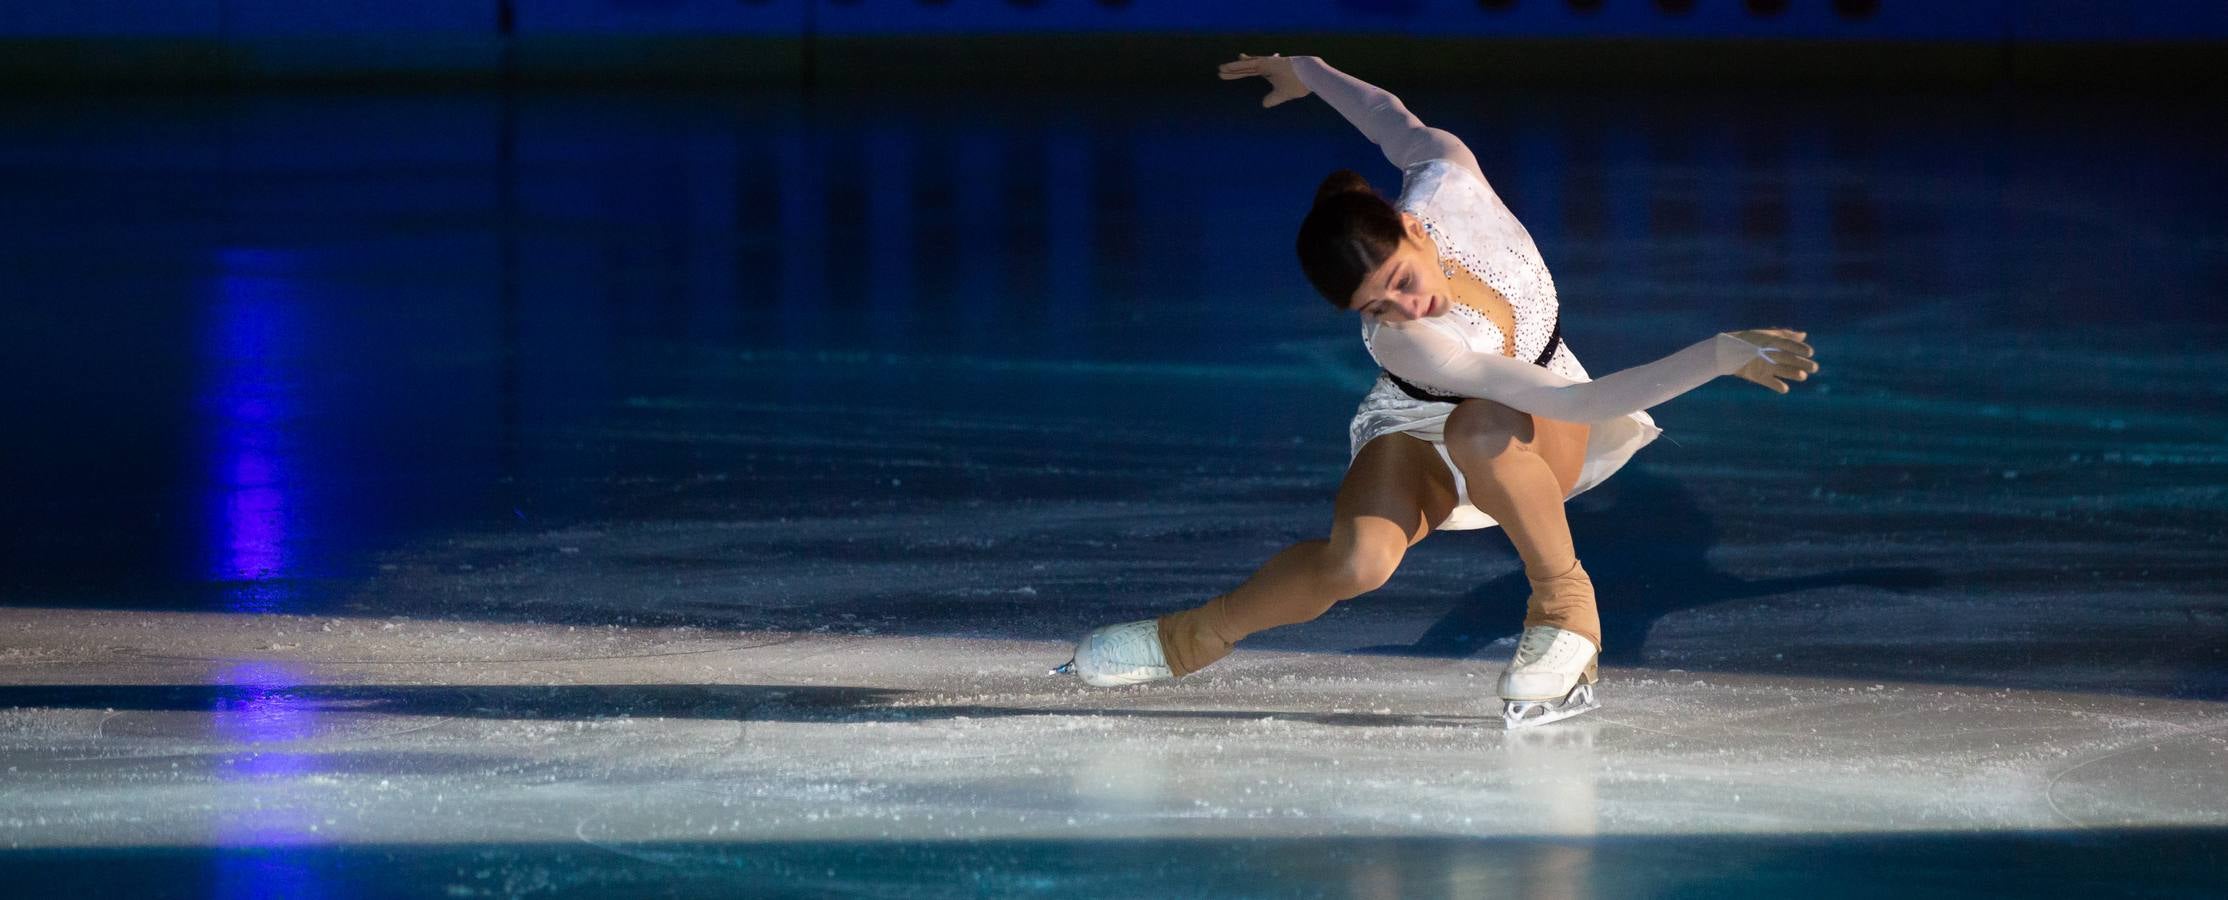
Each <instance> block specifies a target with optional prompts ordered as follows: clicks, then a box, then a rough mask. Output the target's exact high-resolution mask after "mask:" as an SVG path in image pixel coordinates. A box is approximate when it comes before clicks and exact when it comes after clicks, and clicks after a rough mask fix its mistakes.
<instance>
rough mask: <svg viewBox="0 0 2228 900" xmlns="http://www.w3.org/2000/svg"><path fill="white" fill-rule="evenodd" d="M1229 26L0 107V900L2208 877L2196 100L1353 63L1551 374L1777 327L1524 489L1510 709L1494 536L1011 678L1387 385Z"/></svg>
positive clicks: (1376, 172)
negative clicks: (1552, 87)
mask: <svg viewBox="0 0 2228 900" xmlns="http://www.w3.org/2000/svg"><path fill="white" fill-rule="evenodd" d="M1213 87H1214V85H1212V84H1211V83H1208V84H1203V85H1202V87H1201V89H1200V92H1199V94H1198V96H1187V97H1182V98H1169V97H1162V96H1125V97H1083V98H1075V97H1063V98H1062V99H1061V100H1060V102H1058V103H1048V102H1045V101H1041V100H1031V99H1029V98H1020V97H1016V98H1006V99H996V100H984V99H982V98H979V97H977V98H969V99H968V102H967V103H965V104H958V103H951V102H943V101H938V102H922V101H919V100H895V99H893V100H890V101H887V102H859V101H851V102H821V103H814V104H806V103H800V102H798V101H797V100H796V99H794V98H753V97H748V96H738V95H734V94H717V95H714V94H706V95H702V96H687V95H674V94H657V95H650V94H625V93H595V94H588V93H572V94H527V95H521V96H517V97H511V98H505V97H501V96H496V95H492V94H486V95H481V94H457V95H413V94H385V95H339V94H330V93H289V94H271V95H240V96H237V97H232V98H154V97H149V98H140V99H129V98H118V99H114V100H113V101H111V102H108V103H104V104H86V103H82V102H74V101H62V100H54V101H39V100H11V101H7V102H6V103H5V104H0V137H4V138H5V140H4V141H0V194H4V195H5V196H6V197H8V198H9V202H8V203H7V204H5V206H4V207H0V233H4V236H5V238H6V239H5V241H4V242H0V260H4V266H0V270H4V271H5V277H4V278H0V326H4V327H0V335H4V336H5V340H6V342H7V344H6V349H7V352H6V353H5V354H0V358H4V359H5V365H6V366H7V369H8V376H7V377H6V379H5V380H4V381H0V391H4V392H5V397H6V401H7V403H6V409H7V413H6V416H7V418H6V430H7V432H8V438H7V440H6V446H7V451H8V460H9V461H8V464H7V465H6V466H4V467H0V479H4V480H0V488H4V490H5V495H4V496H5V497H6V498H7V499H6V502H5V503H0V522H4V523H5V531H4V534H5V542H4V544H0V552H4V553H5V556H4V557H0V769H4V772H0V876H5V878H6V879H7V883H8V884H10V885H11V887H10V888H9V889H8V890H7V891H6V893H9V894H11V895H14V896H26V897H28V896H72V895H73V894H75V895H83V894H84V893H85V892H86V891H87V890H89V889H92V888H99V889H102V890H106V891H115V892H120V894H122V893H129V894H132V895H136V896H224V897H266V896H286V897H362V896H384V895H391V894H430V895H446V896H615V897H617V896H630V897H631V896H654V895H670V894H687V895H723V896H858V897H973V896H1012V895H1032V896H1109V897H1251V896H1264V897H1265V896H1278V897H1283V896H1325V897H1367V898H1378V897H1384V898H1391V897H1440V896H1445V897H1469V896H1519V897H1540V898H1560V897H1578V896H1635V897H1638V896H1648V897H1669V896H1695V897H1700V896H1722V895H1724V894H1726V893H1728V892H1738V893H1741V894H1744V895H1753V896H1808V897H1830V896H1876V895H1878V893H1879V892H1880V890H1881V888H1882V885H1883V884H1884V883H1887V882H1892V883H1893V884H1895V886H1896V889H1895V893H1897V894H1898V895H1906V896H1941V895H1953V894H1966V893H1973V892H1984V893H1986V892H1992V893H1999V894H2002V895H2006V896H2033V895H2039V894H2043V893H2060V892H2062V893H2081V894H2089V895H2110V896H2127V895H2140V896H2195V895H2202V894H2208V893H2217V892H2219V891H2221V890H2222V889H2224V888H2228V876H2224V875H2223V874H2222V873H2223V872H2224V871H2228V775H2223V774H2222V773H2223V772H2224V771H2228V588H2224V587H2223V585H2224V583H2228V582H2224V578H2228V562H2224V560H2228V554H2224V553H2223V550H2224V549H2228V548H2224V539H2223V535H2224V532H2228V403H2224V400H2228V352H2224V351H2223V350H2222V346H2223V338H2228V323H2224V321H2223V319H2224V316H2223V314H2222V309H2223V301H2224V300H2228V204H2224V203H2223V201H2222V199H2221V198H2222V197H2224V196H2228V175H2224V174H2223V171H2222V170H2221V168H2220V167H2219V166H2218V160H2217V148H2218V147H2220V146H2221V145H2222V139H2223V137H2228V135H2224V134H2223V131H2224V129H2223V127H2222V125H2221V122H2220V120H2219V119H2218V117H2217V111H2216V110H2214V109H2212V108H2210V107H2209V106H2207V105H2205V104H2203V103H2199V102H2196V101H2190V102H2188V103H2181V102H2178V101H2175V100H2173V99H2171V98H2157V97H2151V98H2142V99H2141V100H2140V101H2139V102H2133V103H2130V102H2128V98H2127V97H2124V96H2113V97H2101V98H2092V99H2079V98H2073V99H2062V98H2061V99H2059V100H2054V101H2053V102H2052V103H2050V104H2048V105H2042V104H2033V103H2028V102H2024V101H2021V100H2020V99H2019V98H2018V97H2016V96H2014V97H2005V96H2000V95H1993V94H1973V95H1906V96H1894V97H1882V96H1876V95H1865V96H1855V95H1814V94H1805V93H1758V94H1742V93H1724V92H1718V93H1699V94H1694V95H1688V96H1668V97H1667V96H1665V95H1663V94H1660V93H1658V94H1648V95H1625V94H1619V93H1615V92H1576V91H1563V92H1547V93H1544V94H1541V93H1530V94H1520V93H1518V92H1515V91H1513V90H1512V91H1510V92H1509V93H1506V94H1488V95H1472V96H1433V95H1431V94H1429V93H1428V92H1419V91H1408V90H1404V91H1403V92H1402V93H1403V96H1404V97H1406V98H1407V99H1408V101H1409V103H1410V105H1411V106H1413V107H1415V108H1417V109H1419V110H1428V111H1430V112H1431V113H1432V114H1433V115H1432V118H1433V119H1434V124H1439V125H1442V126H1443V127H1446V128H1448V129H1449V130H1452V131H1454V132H1456V133H1457V134H1460V135H1463V136H1464V137H1466V138H1468V139H1469V140H1470V142H1471V145H1472V146H1473V148H1474V149H1475V150H1476V151H1477V154H1478V156H1479V158H1480V159H1481V162H1482V163H1483V165H1484V168H1485V170H1486V173H1487V174H1488V176H1489V177H1491V178H1492V179H1493V180H1494V182H1495V185H1496V186H1497V187H1498V188H1499V190H1500V191H1501V193H1502V194H1503V196H1504V197H1505V198H1506V199H1507V200H1508V202H1509V205H1510V206H1511V207H1512V209H1514V211H1515V212H1516V214H1517V215H1518V216H1519V217H1520V218H1522V219H1523V220H1524V221H1525V222H1526V223H1527V225H1528V226H1529V227H1530V229H1531V230H1532V233H1533V235H1534V236H1535V238H1536V239H1537V241H1538V243H1539V244H1540V245H1541V248H1542V250H1543V252H1544V254H1545V256H1546V258H1547V261H1548V263H1549V265H1550V266H1551V267H1553V270H1554V273H1555V276H1556V279H1557V282H1558V285H1559V286H1560V291H1561V295H1562V298H1563V303H1564V310H1565V319H1564V329H1565V335H1566V337H1567V339H1568V340H1569V341H1570V343H1571V346H1572V347H1573V349H1574V350H1575V352H1576V353H1577V354H1578V355H1579V356H1580V358H1581V359H1582V360H1583V361H1584V362H1585V363H1586V365H1587V366H1588V367H1589V368H1590V369H1591V370H1592V371H1593V372H1594V373H1595V374H1597V375H1598V374H1601V373H1605V372H1608V371H1612V370H1614V369H1617V368H1622V367H1624V366H1628V365H1632V364H1635V363H1639V362H1643V361H1645V360H1648V359H1652V358H1654V357H1655V356H1658V355H1661V354H1664V353H1668V352H1671V351H1673V350H1676V349H1678V348H1680V347H1683V346H1685V345H1687V344H1689V343H1692V342H1693V341H1696V340H1700V339H1702V338H1704V337H1707V336H1708V335H1709V334H1711V333H1713V332H1716V331H1721V330H1729V329H1734V328H1743V327H1764V326H1776V325H1791V326H1794V327H1799V328H1805V329H1807V330H1809V331H1810V332H1811V338H1812V343H1814V344H1815V345H1816V346H1817V347H1818V354H1819V359H1820V361H1821V362H1822V363H1823V364H1824V365H1825V372H1824V374H1823V375H1822V376H1821V377H1819V378H1817V379H1814V380H1813V381H1811V382H1810V383H1808V384H1806V385H1802V386H1799V387H1797V389H1796V390H1795V391H1794V392H1793V393H1792V394H1791V395H1789V396H1786V397H1779V396H1775V395H1772V394H1770V393H1768V392H1766V391H1763V390H1762V389H1759V388H1756V387H1754V386H1752V385H1747V384H1744V383H1740V382H1737V381H1733V380H1730V379H1726V380H1721V381H1720V382H1718V383H1717V384H1715V385H1712V386H1709V387H1706V388H1704V389H1702V390H1700V391H1698V392H1695V393H1693V394H1690V395H1688V396H1686V397H1682V398H1680V399H1678V400H1675V401H1673V402H1671V403H1670V404H1667V405H1665V406H1662V407H1658V408H1657V409H1656V410H1655V411H1654V412H1655V415H1656V417H1657V419H1658V421H1659V422H1660V423H1661V424H1662V425H1664V426H1665V428H1666V429H1667V434H1666V437H1665V439H1663V440H1661V441H1659V442H1657V443H1656V444H1655V445H1653V446H1651V447H1649V448H1648V449H1646V450H1645V451H1643V452H1642V453H1641V454H1640V456H1639V457H1638V458H1637V459H1636V461H1635V463H1634V464H1633V466H1631V467H1630V468H1628V469H1626V470H1625V471H1624V472H1622V473H1620V474H1618V475H1617V476H1616V477H1615V478H1613V479H1612V480H1611V481H1610V482H1609V483H1608V484H1606V485H1604V486H1603V487H1601V488H1598V489H1596V490H1595V491H1593V492H1591V493H1589V494H1587V495H1584V496H1582V497H1580V498H1578V499H1577V500H1576V501H1574V502H1573V504H1572V507H1571V519H1572V528H1573V531H1574V534H1575V536H1576V539H1577V542H1578V546H1579V552H1580V556H1581V557H1582V558H1583V559H1584V560H1585V563H1586V566H1587V568H1588V569H1589V570H1590V571H1591V572H1592V573H1594V576H1595V578H1596V583H1597V586H1598V589H1599V594H1600V597H1601V602H1602V609H1603V618H1604V624H1605V626H1606V635H1605V640H1606V642H1607V644H1608V654H1607V656H1606V657H1605V659H1604V667H1603V675H1604V681H1603V683H1602V685H1601V688H1600V697H1601V699H1602V702H1603V704H1604V708H1603V709H1601V710H1600V711H1598V712H1595V713H1591V714H1588V715H1586V716H1583V717H1580V718H1578V719H1574V720H1571V721H1569V722H1566V723H1560V724H1557V725H1552V726H1548V727H1544V728H1541V729H1538V730H1536V731H1532V732H1520V733H1507V732H1504V731H1503V730H1502V729H1501V726H1500V723H1499V718H1498V717H1499V701H1498V699H1497V698H1496V697H1495V696H1494V695H1493V689H1492V688H1493V678H1494V676H1495V675H1496V674H1497V673H1498V671H1499V669H1500V667H1501V665H1502V663H1503V662H1504V661H1505V660H1506V658H1507V655H1508V653H1509V652H1510V650H1511V649H1512V641H1513V637H1514V634H1515V632H1516V630H1517V628H1518V626H1519V620H1520V618H1521V615H1522V609H1523V601H1524V582H1523V579H1522V577H1521V574H1520V571H1519V569H1518V565H1517V561H1516V559H1515V558H1514V556H1513V554H1512V553H1511V552H1510V550H1509V549H1508V547H1507V544H1506V541H1505V539H1503V538H1502V537H1501V536H1500V535H1499V534H1498V533H1496V532H1484V533H1479V532H1469V533H1456V534H1449V535H1444V536H1438V537H1434V538H1432V539H1429V540H1427V541H1425V542H1424V543H1423V544H1421V545H1419V546H1418V547H1417V548H1416V549H1415V550H1414V551H1413V552H1412V554H1411V556H1410V558H1409V561H1408V562H1407V564H1406V565H1405V566H1404V567H1403V569H1402V570H1401V571H1400V573H1399V574H1398V575H1396V576H1395V578H1394V580H1393V581H1392V583H1391V584H1390V585H1389V586H1387V587H1386V588H1385V589H1383V590H1381V591H1379V592H1377V593H1374V594H1370V595H1367V596H1364V597H1362V598H1358V599H1356V600H1353V601H1350V602H1347V603H1344V604H1341V605H1339V606H1338V607H1336V608H1334V609H1333V610H1332V611H1331V612H1330V613H1328V614H1326V615H1325V616H1323V617H1322V618H1320V619H1318V620H1316V621H1314V622H1311V623H1307V624H1303V625H1298V626H1293V627H1290V628H1285V629H1280V630H1277V631H1274V632H1270V633H1266V634H1263V635H1259V636H1257V637H1255V638H1254V639H1251V640H1249V641H1247V642H1246V643H1245V644H1243V645H1241V646H1240V648H1239V650H1238V652H1237V653H1235V654H1234V655H1232V656H1231V657H1230V658H1228V659H1227V660H1225V661H1223V662H1221V663H1218V664H1216V665H1215V666H1213V667H1211V668H1209V669H1207V670H1204V671H1202V672H1200V673H1198V674H1197V675H1195V676H1192V677H1189V678H1186V679H1183V680H1181V681H1180V682H1176V683H1169V684H1160V685H1149V686H1141V687H1133V688H1120V689H1094V688H1088V687H1085V686H1083V685H1082V684H1081V683H1080V682H1077V681H1074V680H1069V679H1060V678H1053V677H1049V676H1047V675H1046V674H1045V673H1046V670H1047V669H1049V668H1051V667H1052V666H1055V665H1057V664H1059V663H1061V662H1063V661H1065V660H1066V659H1067V658H1068V655H1069V652H1068V651H1069V650H1070V647H1071V643H1072V641H1073V640H1074V638H1075V637H1076V636H1078V635H1079V634H1081V633H1082V632H1083V631H1085V630H1087V629H1088V628H1090V627H1092V626H1094V625H1098V624H1105V623H1109V622H1116V621H1123V620H1127V619H1133V618H1142V617H1145V616H1150V615H1154V614H1157V613H1160V612H1165V611H1168V610H1171V609H1174V608H1179V607H1181V606H1185V605H1191V604H1195V603H1198V602H1200V601H1202V600H1204V599H1205V598H1207V597H1208V596H1210V595H1212V594H1213V593H1215V592H1218V591H1220V590H1223V589H1225V588H1227V587H1228V586H1230V585H1232V584H1234V583H1235V582H1236V580H1238V579H1240V578H1242V577H1244V575H1245V574H1246V573H1248V572H1249V571H1251V569H1252V567H1253V566H1254V565H1256V564H1258V563H1259V562H1260V561H1262V560H1263V559H1265V558H1267V556H1268V555H1269V554H1270V553H1272V552H1273V551H1275V550H1276V549H1278V548H1279V547H1281V546H1283V545H1284V544H1285V543H1288V542H1290V541H1293V540H1299V539H1304V538H1310V537H1317V536H1320V535H1321V533H1322V532H1323V531H1324V529H1325V528H1327V525H1328V515H1329V509H1330V499H1331V495H1332V490H1333V488H1334V487H1335V485H1336V483H1337V481H1338V478H1339V475H1340V474H1341V471H1342V468H1343V466H1344V464H1345V461H1346V433H1345V428H1346V422H1347V416H1348V415H1349V414H1350V412H1351V410H1352V408H1353V405H1354V403H1355V401H1356V400H1357V399H1358V398H1359V396H1360V394H1361V392H1362V391H1363V390H1364V389H1365V387H1366V385H1367V383H1368V380H1369V378H1370V375H1371V372H1372V369H1371V368H1370V365H1369V361H1368V359H1367V357H1366V356H1365V355H1364V353H1363V351H1362V348H1361V346H1360V344H1359V340H1358V338H1357V337H1356V335H1355V334H1354V330H1355V329H1354V321H1353V320H1352V317H1351V316H1341V315H1338V314H1335V313H1333V312H1331V311H1330V310H1328V309H1327V308H1325V307H1324V306H1323V304H1322V303H1321V301H1319V300H1317V299H1315V298H1313V296H1312V295H1311V294H1310V293H1309V292H1308V290H1307V288H1306V286H1305V284H1304V282H1303V281H1302V280H1301V278H1300V276H1299V274H1298V272H1297V271H1296V266H1295V265H1294V264H1293V262H1292V259H1291V249H1290V246H1291V235H1292V232H1293V230H1294V228H1295V227H1296V224H1297V221H1298V219H1299V216H1300V215H1301V214H1302V213H1303V212H1304V210H1305V206H1306V201H1307V199H1308V196H1309V191H1310V190H1312V187H1313V185H1314V184H1315V181H1316V180H1317V179H1318V178H1320V177H1321V175H1322V174H1324V173H1325V172H1327V171H1328V170H1329V169H1332V168H1335V167H1338V166H1341V165H1346V166H1354V167H1356V168H1359V169H1361V170H1362V171H1364V173H1365V174H1367V175H1369V176H1371V177H1372V178H1373V179H1376V180H1378V181H1379V182H1380V183H1381V184H1385V185H1386V186H1387V187H1388V188H1389V187H1390V186H1391V181H1392V178H1393V177H1394V173H1393V172H1392V171H1391V170H1390V169H1389V168H1387V167H1384V166H1382V165H1381V164H1378V163H1377V162H1376V160H1375V158H1374V157H1373V156H1372V155H1371V154H1372V151H1371V149H1370V148H1369V147H1368V145H1367V144H1366V143H1364V142H1363V141H1362V140H1361V139H1360V138H1358V137H1354V136H1352V135H1351V134H1349V133H1348V132H1347V131H1346V130H1345V128H1344V126H1343V124H1342V123H1341V122H1339V121H1338V120H1337V118H1336V116H1335V115H1334V114H1333V113H1332V112H1330V111H1329V110H1327V109H1321V108H1307V109H1301V108H1294V109H1290V110H1279V111H1275V112H1274V113H1262V112H1261V111H1259V110H1258V109H1256V108H1255V107H1254V105H1253V104H1254V100H1253V98H1252V97H1251V96H1238V95H1236V94H1232V93H1218V92H1215V91H1213V90H1212V88H1213ZM946 99H947V100H948V99H949V98H946ZM1179 101H1180V102H1179ZM1215 103H1222V104H1223V105H1224V106H1226V107H1227V108H1226V109H1224V108H1219V107H1215V106H1214V104H1215ZM932 110H933V112H932ZM1285 113H1289V114H1285Z"/></svg>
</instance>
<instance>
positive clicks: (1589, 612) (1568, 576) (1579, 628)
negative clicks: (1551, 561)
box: [1524, 560, 1601, 651]
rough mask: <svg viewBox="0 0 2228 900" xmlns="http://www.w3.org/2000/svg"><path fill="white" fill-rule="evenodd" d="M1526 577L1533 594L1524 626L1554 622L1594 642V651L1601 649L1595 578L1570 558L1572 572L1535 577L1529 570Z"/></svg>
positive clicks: (1528, 603)
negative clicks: (1595, 604) (1595, 602)
mask: <svg viewBox="0 0 2228 900" xmlns="http://www.w3.org/2000/svg"><path fill="white" fill-rule="evenodd" d="M1524 577H1525V580H1526V581H1530V582H1531V583H1532V597H1531V599H1530V600H1529V601H1526V603H1525V604H1524V627H1526V628H1530V627H1532V626H1534V625H1553V626H1555V627H1557V628H1560V629H1563V630H1564V631H1570V632H1576V633H1577V634H1578V635H1579V636H1580V637H1583V638H1585V639H1587V640H1589V641H1593V642H1594V649H1595V650H1597V651H1598V650H1600V649H1601V612H1600V611H1599V610H1598V609H1596V608H1595V607H1594V580H1593V579H1592V578H1591V577H1588V576H1587V574H1586V569H1585V567H1583V566H1580V565H1579V564H1578V561H1577V560H1571V563H1570V571H1568V572H1564V573H1563V574H1560V575H1552V576H1549V577H1546V578H1536V577H1533V576H1532V574H1531V572H1529V571H1527V572H1525V575H1524Z"/></svg>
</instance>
